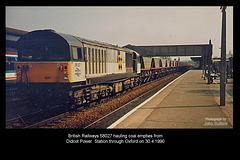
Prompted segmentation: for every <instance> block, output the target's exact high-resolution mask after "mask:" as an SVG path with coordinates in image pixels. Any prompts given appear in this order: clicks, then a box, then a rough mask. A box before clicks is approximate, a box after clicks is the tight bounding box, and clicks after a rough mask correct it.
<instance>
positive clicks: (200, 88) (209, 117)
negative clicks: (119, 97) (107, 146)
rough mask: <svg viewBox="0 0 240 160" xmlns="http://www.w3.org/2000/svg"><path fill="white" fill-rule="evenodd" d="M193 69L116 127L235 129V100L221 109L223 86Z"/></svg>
mask: <svg viewBox="0 0 240 160" xmlns="http://www.w3.org/2000/svg"><path fill="white" fill-rule="evenodd" d="M201 73H202V71H201V70H189V71H187V72H186V73H185V74H183V75H182V76H181V77H180V78H178V79H177V80H175V81H174V82H173V83H172V84H170V85H169V86H167V87H166V88H165V89H164V90H162V91H161V92H160V93H158V94H156V95H155V97H153V98H152V99H151V100H149V101H148V102H147V103H145V104H144V105H142V106H141V107H140V108H138V109H137V110H136V111H135V112H133V113H132V114H130V115H129V116H127V117H126V118H122V119H121V120H119V121H118V122H116V123H115V124H113V125H112V128H114V129H115V128H116V129H117V128H131V129H134V128H153V129H160V128H161V129H165V128H187V129H188V128H193V129H194V128H233V101H232V100H231V99H230V98H229V97H228V96H226V106H225V107H220V106H219V84H218V83H213V84H210V85H208V84H207V82H206V80H204V79H203V78H202V77H201V76H202V74H201Z"/></svg>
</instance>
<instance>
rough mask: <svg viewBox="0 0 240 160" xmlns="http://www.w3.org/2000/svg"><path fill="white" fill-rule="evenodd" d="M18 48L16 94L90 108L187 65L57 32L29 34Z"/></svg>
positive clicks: (182, 68)
mask: <svg viewBox="0 0 240 160" xmlns="http://www.w3.org/2000/svg"><path fill="white" fill-rule="evenodd" d="M17 48H18V61H17V62H16V77H17V79H16V83H17V84H18V94H19V95H21V96H22V97H25V98H26V97H27V99H28V100H30V101H31V103H34V104H39V103H40V104H41V103H44V104H46V103H48V104H49V105H50V104H63V103H66V104H68V105H69V106H70V107H73V106H78V105H88V104H89V103H90V102H92V101H95V100H100V99H101V98H103V97H107V96H110V95H114V94H116V93H118V92H121V91H123V90H127V89H130V88H133V87H135V86H138V85H141V84H142V83H146V82H149V81H151V80H154V79H157V78H159V77H162V76H164V75H166V74H171V73H173V72H177V71H179V70H184V69H187V67H188V65H186V64H184V63H180V62H177V61H170V60H163V59H161V58H158V57H155V58H150V57H143V56H141V55H139V54H138V53H137V52H136V51H134V50H131V49H128V48H123V47H119V46H116V45H112V44H107V43H103V42H99V41H93V40H88V39H85V38H80V37H76V36H73V35H68V34H64V33H58V32H56V31H54V30H36V31H32V32H28V33H27V34H25V35H23V36H22V37H21V38H19V40H18V41H17Z"/></svg>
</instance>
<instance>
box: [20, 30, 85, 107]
mask: <svg viewBox="0 0 240 160" xmlns="http://www.w3.org/2000/svg"><path fill="white" fill-rule="evenodd" d="M17 47H18V62H16V76H17V80H16V82H17V87H18V93H19V96H21V97H24V98H27V99H29V101H30V102H31V103H35V104H43V103H44V105H45V104H46V105H48V104H47V103H51V104H55V103H58V104H62V103H64V102H67V101H68V100H69V97H70V96H71V93H72V92H71V90H72V87H73V86H74V85H84V84H86V79H85V72H84V71H85V62H84V55H83V45H82V44H81V42H80V41H78V40H77V39H75V38H74V37H73V36H70V35H66V34H61V33H56V32H55V31H52V30H38V31H33V32H29V33H27V34H25V35H24V36H22V37H21V38H20V39H19V40H18V41H17ZM46 105H45V106H46ZM48 106H49V105H48Z"/></svg>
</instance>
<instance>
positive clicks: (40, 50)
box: [17, 32, 70, 61]
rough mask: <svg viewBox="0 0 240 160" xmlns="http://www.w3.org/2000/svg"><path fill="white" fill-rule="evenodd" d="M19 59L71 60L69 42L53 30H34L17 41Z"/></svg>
mask: <svg viewBox="0 0 240 160" xmlns="http://www.w3.org/2000/svg"><path fill="white" fill-rule="evenodd" d="M17 47H18V58H19V61H69V60H70V51H69V45H68V43H67V42H66V41H65V40H64V39H63V38H61V37H60V36H58V35H56V34H54V33H52V32H35V33H34V32H32V33H30V34H27V35H26V36H23V37H22V38H20V39H19V40H18V42H17Z"/></svg>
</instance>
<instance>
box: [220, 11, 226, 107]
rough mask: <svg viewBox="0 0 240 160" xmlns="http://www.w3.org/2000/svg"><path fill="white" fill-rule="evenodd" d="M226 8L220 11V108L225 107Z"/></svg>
mask: <svg viewBox="0 0 240 160" xmlns="http://www.w3.org/2000/svg"><path fill="white" fill-rule="evenodd" d="M226 8H227V6H221V8H220V9H222V40H221V64H220V106H225V94H226V91H225V88H226V11H225V10H226Z"/></svg>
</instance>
